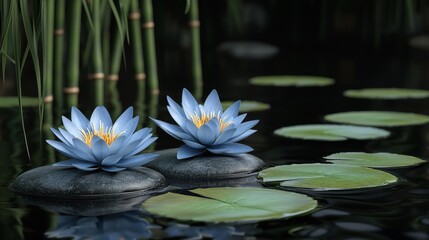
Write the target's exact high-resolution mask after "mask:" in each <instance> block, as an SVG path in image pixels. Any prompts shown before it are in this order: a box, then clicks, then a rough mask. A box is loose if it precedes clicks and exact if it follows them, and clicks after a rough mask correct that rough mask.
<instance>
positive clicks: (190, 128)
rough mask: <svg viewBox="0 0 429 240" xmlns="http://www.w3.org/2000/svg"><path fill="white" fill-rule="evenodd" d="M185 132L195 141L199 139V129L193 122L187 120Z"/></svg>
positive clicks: (184, 127)
mask: <svg viewBox="0 0 429 240" xmlns="http://www.w3.org/2000/svg"><path fill="white" fill-rule="evenodd" d="M183 130H185V132H186V133H187V134H188V135H190V136H192V137H193V138H194V139H198V136H197V133H198V128H197V126H195V124H194V123H193V122H192V121H191V120H186V123H185V126H183Z"/></svg>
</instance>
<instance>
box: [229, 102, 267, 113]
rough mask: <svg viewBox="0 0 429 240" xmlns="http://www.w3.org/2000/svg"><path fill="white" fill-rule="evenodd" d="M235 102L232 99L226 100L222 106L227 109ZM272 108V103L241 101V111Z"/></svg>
mask: <svg viewBox="0 0 429 240" xmlns="http://www.w3.org/2000/svg"><path fill="white" fill-rule="evenodd" d="M233 103H234V102H232V101H224V102H222V107H223V108H224V109H226V108H227V107H229V106H231V105H232V104H233ZM267 109H270V105H269V104H266V103H262V102H256V101H241V103H240V112H256V111H264V110H267Z"/></svg>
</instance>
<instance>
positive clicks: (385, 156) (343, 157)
mask: <svg viewBox="0 0 429 240" xmlns="http://www.w3.org/2000/svg"><path fill="white" fill-rule="evenodd" d="M324 158H325V159H328V160H327V161H328V162H331V163H335V164H347V165H359V166H364V167H373V168H397V167H408V166H415V165H419V164H422V163H425V162H426V161H424V160H422V159H420V158H417V157H413V156H407V155H401V154H394V153H364V152H343V153H334V154H331V155H329V156H327V157H324Z"/></svg>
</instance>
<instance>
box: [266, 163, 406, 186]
mask: <svg viewBox="0 0 429 240" xmlns="http://www.w3.org/2000/svg"><path fill="white" fill-rule="evenodd" d="M259 177H260V178H262V179H263V181H264V182H279V181H281V183H280V185H281V186H284V187H296V188H306V189H312V190H315V191H328V190H349V189H363V188H372V187H380V186H386V185H388V184H392V183H395V182H397V181H398V179H397V178H396V177H395V176H393V175H392V174H390V173H387V172H383V171H380V170H376V169H372V168H367V167H361V166H352V165H340V164H321V163H310V164H292V165H282V166H277V167H272V168H267V169H265V170H263V171H261V172H260V173H259Z"/></svg>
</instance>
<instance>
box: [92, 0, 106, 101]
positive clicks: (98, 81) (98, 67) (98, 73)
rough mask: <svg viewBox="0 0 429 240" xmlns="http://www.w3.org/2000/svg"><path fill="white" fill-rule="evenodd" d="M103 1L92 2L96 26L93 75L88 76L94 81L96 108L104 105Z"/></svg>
mask: <svg viewBox="0 0 429 240" xmlns="http://www.w3.org/2000/svg"><path fill="white" fill-rule="evenodd" d="M100 8H101V0H93V1H92V22H93V24H94V32H93V34H94V39H93V40H94V42H93V55H92V61H93V62H92V67H93V68H92V69H93V73H91V74H89V75H88V79H90V80H91V81H92V84H91V85H92V86H93V90H94V96H93V104H94V105H96V106H99V105H103V104H104V72H103V56H102V49H101V46H102V43H101V9H100Z"/></svg>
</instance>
